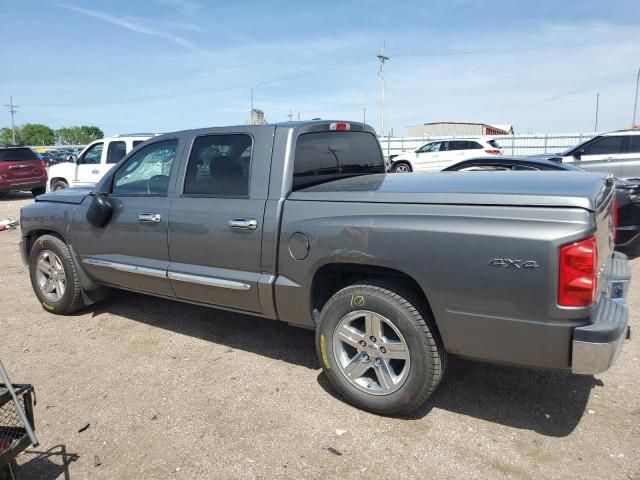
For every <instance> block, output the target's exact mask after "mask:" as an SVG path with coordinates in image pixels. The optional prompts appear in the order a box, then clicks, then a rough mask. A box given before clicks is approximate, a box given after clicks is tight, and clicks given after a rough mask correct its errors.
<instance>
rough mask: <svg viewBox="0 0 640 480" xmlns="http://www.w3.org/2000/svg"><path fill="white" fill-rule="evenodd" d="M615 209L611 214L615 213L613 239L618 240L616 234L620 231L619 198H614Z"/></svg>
mask: <svg viewBox="0 0 640 480" xmlns="http://www.w3.org/2000/svg"><path fill="white" fill-rule="evenodd" d="M612 208H613V210H612V211H611V215H613V241H614V242H615V241H616V235H617V233H618V199H617V198H614V199H613V207H612Z"/></svg>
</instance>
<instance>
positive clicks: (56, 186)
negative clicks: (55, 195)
mask: <svg viewBox="0 0 640 480" xmlns="http://www.w3.org/2000/svg"><path fill="white" fill-rule="evenodd" d="M68 187H69V184H68V183H67V182H65V181H64V180H54V181H53V182H51V191H52V192H55V191H56V190H62V189H63V188H68Z"/></svg>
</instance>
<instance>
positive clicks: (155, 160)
mask: <svg viewBox="0 0 640 480" xmlns="http://www.w3.org/2000/svg"><path fill="white" fill-rule="evenodd" d="M177 146H178V140H165V141H163V142H156V143H152V144H151V145H147V146H146V147H144V148H142V149H140V150H139V151H138V152H137V153H136V154H135V155H133V156H131V157H130V158H129V159H128V160H127V161H126V162H125V163H124V164H123V165H121V166H120V168H119V169H118V171H117V172H116V173H115V175H114V178H113V190H112V193H113V195H123V196H128V195H143V196H149V195H159V196H166V195H167V191H168V189H169V175H170V174H171V167H172V166H173V159H174V157H175V155H176V147H177Z"/></svg>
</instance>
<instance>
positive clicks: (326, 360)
mask: <svg viewBox="0 0 640 480" xmlns="http://www.w3.org/2000/svg"><path fill="white" fill-rule="evenodd" d="M320 356H321V357H322V363H324V368H326V369H327V370H331V366H329V357H327V348H326V347H325V339H324V335H320Z"/></svg>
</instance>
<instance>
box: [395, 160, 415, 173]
mask: <svg viewBox="0 0 640 480" xmlns="http://www.w3.org/2000/svg"><path fill="white" fill-rule="evenodd" d="M405 169H406V170H405ZM391 171H392V172H393V173H411V172H413V168H411V164H410V163H409V162H402V161H400V162H397V163H394V164H393V168H392V169H391Z"/></svg>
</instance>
